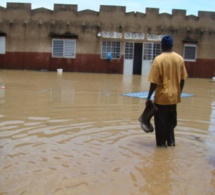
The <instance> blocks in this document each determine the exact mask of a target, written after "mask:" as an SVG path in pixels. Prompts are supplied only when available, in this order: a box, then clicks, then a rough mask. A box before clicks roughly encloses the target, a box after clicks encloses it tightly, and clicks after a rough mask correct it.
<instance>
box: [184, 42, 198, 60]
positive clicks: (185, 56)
mask: <svg viewBox="0 0 215 195" xmlns="http://www.w3.org/2000/svg"><path fill="white" fill-rule="evenodd" d="M188 47H191V48H194V49H195V50H194V53H193V54H192V55H193V57H190V58H188V57H187V55H189V54H187V53H186V52H187V51H186V48H188ZM196 54H197V45H196V44H184V54H183V56H184V61H187V62H195V61H196Z"/></svg>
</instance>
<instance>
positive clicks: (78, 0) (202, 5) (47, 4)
mask: <svg viewBox="0 0 215 195" xmlns="http://www.w3.org/2000/svg"><path fill="white" fill-rule="evenodd" d="M7 2H18V3H31V7H32V9H35V8H40V7H44V8H47V9H50V10H53V7H54V4H75V5H78V11H81V10H85V9H90V10H93V11H99V9H100V5H119V6H126V12H131V11H135V12H142V13H145V10H146V8H148V7H150V8H159V12H160V13H170V14H171V13H172V9H184V10H186V11H187V12H186V14H187V15H195V16H197V15H198V11H213V12H215V0H53V1H51V0H17V1H5V0H1V1H0V6H2V7H6V4H7Z"/></svg>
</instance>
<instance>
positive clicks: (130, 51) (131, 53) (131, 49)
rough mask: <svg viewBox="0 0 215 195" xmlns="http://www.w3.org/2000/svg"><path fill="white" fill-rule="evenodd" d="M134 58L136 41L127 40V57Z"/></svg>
mask: <svg viewBox="0 0 215 195" xmlns="http://www.w3.org/2000/svg"><path fill="white" fill-rule="evenodd" d="M133 58H134V43H133V42H126V43H125V59H133Z"/></svg>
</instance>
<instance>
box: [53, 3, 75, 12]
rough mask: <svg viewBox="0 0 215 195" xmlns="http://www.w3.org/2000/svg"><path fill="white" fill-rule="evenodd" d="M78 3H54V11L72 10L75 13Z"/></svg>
mask: <svg viewBox="0 0 215 195" xmlns="http://www.w3.org/2000/svg"><path fill="white" fill-rule="evenodd" d="M77 10H78V5H70V4H54V11H55V12H59V11H64V12H74V13H77Z"/></svg>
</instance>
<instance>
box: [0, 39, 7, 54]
mask: <svg viewBox="0 0 215 195" xmlns="http://www.w3.org/2000/svg"><path fill="white" fill-rule="evenodd" d="M5 53H6V37H4V36H0V54H5Z"/></svg>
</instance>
